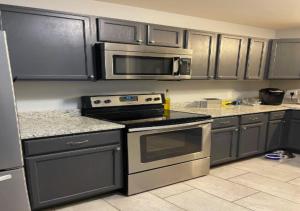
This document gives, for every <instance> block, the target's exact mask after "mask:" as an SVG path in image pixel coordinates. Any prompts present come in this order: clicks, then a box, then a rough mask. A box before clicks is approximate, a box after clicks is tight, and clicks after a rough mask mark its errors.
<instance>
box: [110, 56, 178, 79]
mask: <svg viewBox="0 0 300 211" xmlns="http://www.w3.org/2000/svg"><path fill="white" fill-rule="evenodd" d="M113 61H114V62H113V65H114V66H113V70H114V74H115V75H172V72H173V58H163V57H143V56H123V55H115V56H113Z"/></svg>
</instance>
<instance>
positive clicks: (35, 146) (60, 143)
mask: <svg viewBox="0 0 300 211" xmlns="http://www.w3.org/2000/svg"><path fill="white" fill-rule="evenodd" d="M120 140H121V131H120V130H118V131H105V132H101V133H90V134H84V135H74V136H64V137H55V138H47V139H36V140H28V141H25V142H24V154H25V156H32V155H39V154H46V153H53V152H61V151H69V150H75V149H81V148H88V147H95V146H104V145H111V144H119V143H120Z"/></svg>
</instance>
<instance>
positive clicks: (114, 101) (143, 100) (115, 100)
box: [91, 94, 163, 108]
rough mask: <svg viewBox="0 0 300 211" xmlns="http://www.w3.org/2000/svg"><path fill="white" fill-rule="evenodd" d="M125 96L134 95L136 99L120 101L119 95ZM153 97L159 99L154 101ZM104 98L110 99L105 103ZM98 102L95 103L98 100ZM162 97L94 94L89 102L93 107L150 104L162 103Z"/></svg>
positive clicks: (155, 95) (158, 95)
mask: <svg viewBox="0 0 300 211" xmlns="http://www.w3.org/2000/svg"><path fill="white" fill-rule="evenodd" d="M126 96H134V97H135V96H136V97H137V98H138V101H126V102H121V101H120V97H126ZM148 98H151V99H152V100H151V101H147V99H148ZM154 98H159V100H157V101H154ZM105 100H110V101H111V102H110V103H105ZM99 101H100V103H95V102H99ZM162 103H163V99H162V95H161V94H148V95H147V94H146V95H112V96H95V97H91V104H92V107H93V108H101V107H111V106H127V105H151V104H162Z"/></svg>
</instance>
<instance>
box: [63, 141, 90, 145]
mask: <svg viewBox="0 0 300 211" xmlns="http://www.w3.org/2000/svg"><path fill="white" fill-rule="evenodd" d="M88 142H89V140H84V141H78V142H73V141H71V142H68V143H67V144H68V145H70V146H78V145H82V144H86V143H88Z"/></svg>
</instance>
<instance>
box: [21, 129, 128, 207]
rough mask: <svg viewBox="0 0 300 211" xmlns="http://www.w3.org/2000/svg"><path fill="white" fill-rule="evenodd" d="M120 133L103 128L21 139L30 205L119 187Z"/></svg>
mask: <svg viewBox="0 0 300 211" xmlns="http://www.w3.org/2000/svg"><path fill="white" fill-rule="evenodd" d="M120 137H121V133H120V131H107V132H101V133H96V134H87V135H75V136H66V137H57V138H49V139H47V138H46V139H35V140H27V141H25V142H24V154H25V170H26V176H27V184H28V191H29V196H30V202H31V206H32V208H33V209H41V208H46V207H49V206H53V205H57V204H60V203H65V202H69V201H73V200H76V199H81V198H86V197H90V196H94V195H97V194H100V193H106V192H109V191H112V190H117V189H120V188H121V187H122V185H123V179H122V178H123V176H122V173H123V170H122V153H121V152H122V151H121V140H120ZM51 141H53V143H52V146H51ZM103 142H104V143H103ZM44 143H45V145H44Z"/></svg>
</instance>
